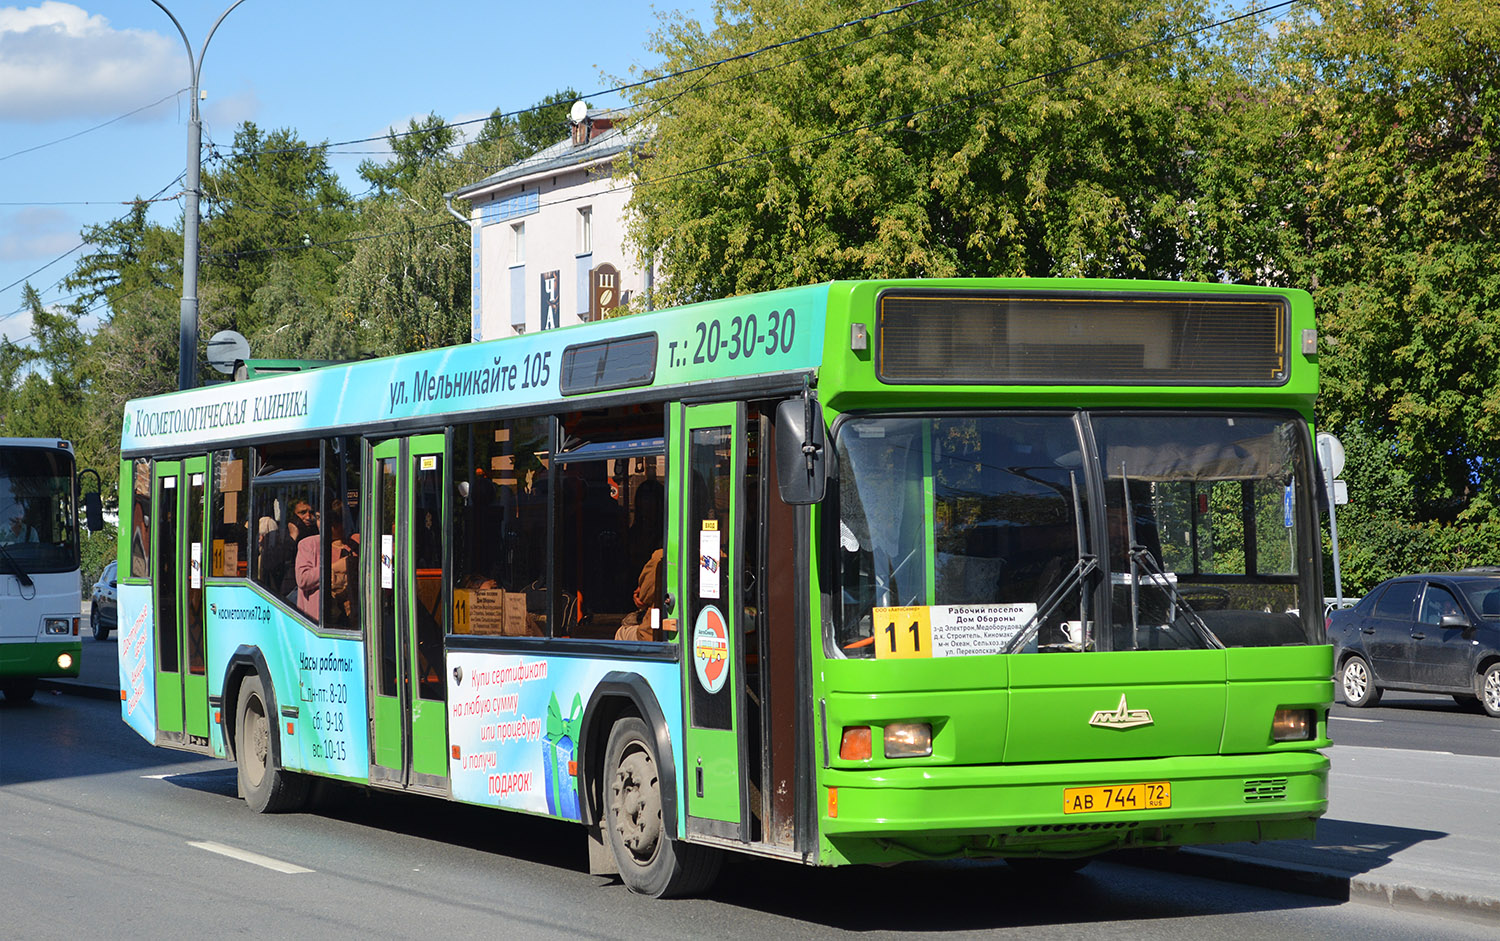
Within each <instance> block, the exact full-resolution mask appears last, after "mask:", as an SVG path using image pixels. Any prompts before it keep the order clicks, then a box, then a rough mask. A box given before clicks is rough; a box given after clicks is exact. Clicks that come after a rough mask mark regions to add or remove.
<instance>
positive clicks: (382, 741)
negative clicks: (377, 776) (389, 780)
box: [370, 693, 402, 768]
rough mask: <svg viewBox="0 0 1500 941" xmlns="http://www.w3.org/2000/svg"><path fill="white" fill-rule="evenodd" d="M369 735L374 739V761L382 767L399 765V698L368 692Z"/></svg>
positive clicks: (400, 759) (400, 757)
mask: <svg viewBox="0 0 1500 941" xmlns="http://www.w3.org/2000/svg"><path fill="white" fill-rule="evenodd" d="M370 702H371V703H372V704H373V705H372V707H371V710H370V711H371V713H372V716H371V737H373V738H374V739H375V749H374V753H373V755H372V758H373V760H374V763H375V764H377V765H380V766H381V767H383V768H399V767H401V761H402V754H401V725H402V722H401V699H400V697H398V696H380V695H376V694H375V693H371V694H370Z"/></svg>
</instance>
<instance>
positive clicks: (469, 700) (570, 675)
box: [448, 650, 683, 820]
mask: <svg viewBox="0 0 1500 941" xmlns="http://www.w3.org/2000/svg"><path fill="white" fill-rule="evenodd" d="M610 674H615V675H616V676H619V675H622V674H624V675H628V674H634V675H637V676H640V677H643V678H644V679H645V680H646V683H647V685H648V686H649V687H650V689H651V691H652V693H653V694H654V695H655V697H656V701H657V704H658V706H659V707H660V708H661V712H662V715H663V716H664V717H665V718H666V722H667V727H668V734H669V735H670V737H671V740H672V754H673V757H674V762H673V763H674V765H675V766H676V767H677V768H681V767H683V765H682V680H681V677H680V676H679V674H678V672H677V664H676V663H673V662H670V661H629V660H603V661H600V660H590V659H580V658H575V657H559V656H555V655H548V656H522V655H519V654H501V653H484V652H479V651H471V650H450V651H449V652H448V743H449V744H448V749H449V756H448V757H449V760H448V769H449V773H450V776H451V779H452V782H453V796H454V798H455V799H457V800H461V801H466V802H468V803H472V804H484V805H487V806H491V807H507V808H510V809H512V810H525V811H530V812H531V813H537V814H546V815H547V816H550V817H559V818H561V819H564V820H580V819H582V813H581V804H580V801H579V781H578V777H577V770H578V759H579V749H580V743H579V735H580V734H581V732H582V730H583V718H584V713H585V711H586V710H587V708H588V703H589V700H590V697H592V696H593V694H594V690H595V689H596V688H597V687H598V685H599V682H600V681H601V680H602V679H604V677H606V676H608V675H610ZM669 786H677V785H676V783H675V782H674V783H673V784H672V785H669Z"/></svg>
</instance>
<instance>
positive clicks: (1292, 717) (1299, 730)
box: [1271, 709, 1318, 742]
mask: <svg viewBox="0 0 1500 941" xmlns="http://www.w3.org/2000/svg"><path fill="white" fill-rule="evenodd" d="M1317 730H1318V716H1317V713H1315V712H1313V711H1312V710H1311V709H1277V710H1276V718H1274V719H1272V720H1271V741H1273V742H1306V741H1310V740H1311V739H1312V737H1313V735H1314V733H1316V732H1317Z"/></svg>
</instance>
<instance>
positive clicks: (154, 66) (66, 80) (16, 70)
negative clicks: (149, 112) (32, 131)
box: [0, 0, 188, 122]
mask: <svg viewBox="0 0 1500 941" xmlns="http://www.w3.org/2000/svg"><path fill="white" fill-rule="evenodd" d="M187 80H188V76H187V56H186V54H185V52H184V51H183V49H182V48H181V45H180V44H178V43H176V40H175V39H169V38H168V37H166V36H163V35H161V34H159V33H153V32H147V31H145V30H138V29H124V30H120V29H114V28H113V27H111V26H110V25H109V20H108V19H106V18H105V17H103V16H98V15H92V16H91V15H90V14H89V13H88V12H87V11H86V10H83V9H82V8H80V7H77V6H74V5H73V4H71V3H61V2H57V0H46V2H44V3H41V4H40V5H38V6H34V7H14V6H9V7H0V120H13V121H34V122H43V121H50V120H56V119H67V118H78V117H86V118H95V117H104V118H107V117H113V116H115V115H117V114H120V113H122V112H125V111H129V110H131V109H134V108H138V107H140V106H141V105H143V104H146V103H147V102H149V101H152V100H154V99H156V98H160V97H161V96H163V95H167V94H170V93H171V92H172V90H173V89H176V88H181V87H184V86H186V84H187Z"/></svg>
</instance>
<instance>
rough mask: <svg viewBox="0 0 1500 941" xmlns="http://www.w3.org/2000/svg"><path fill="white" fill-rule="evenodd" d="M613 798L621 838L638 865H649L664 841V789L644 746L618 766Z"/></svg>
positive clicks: (621, 760)
mask: <svg viewBox="0 0 1500 941" xmlns="http://www.w3.org/2000/svg"><path fill="white" fill-rule="evenodd" d="M610 800H611V802H612V804H613V807H612V810H613V811H614V818H615V828H616V830H617V831H618V832H619V834H620V841H621V843H623V844H624V845H625V848H626V849H628V850H629V851H630V855H631V857H632V858H633V859H634V860H635V862H636V863H638V864H639V865H643V866H644V865H648V864H649V863H650V862H651V860H652V859H654V858H655V856H656V851H657V848H658V846H659V844H660V843H661V829H662V827H661V792H660V790H659V789H658V787H657V780H656V763H655V762H653V761H652V760H651V756H650V755H648V754H646V752H645V751H644V750H643V749H639V748H637V749H633V750H631V751H630V752H628V753H627V754H626V755H625V756H623V757H622V758H621V759H620V766H619V767H618V768H616V769H615V780H614V786H613V787H612V788H611V794H610Z"/></svg>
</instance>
